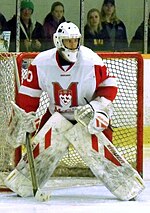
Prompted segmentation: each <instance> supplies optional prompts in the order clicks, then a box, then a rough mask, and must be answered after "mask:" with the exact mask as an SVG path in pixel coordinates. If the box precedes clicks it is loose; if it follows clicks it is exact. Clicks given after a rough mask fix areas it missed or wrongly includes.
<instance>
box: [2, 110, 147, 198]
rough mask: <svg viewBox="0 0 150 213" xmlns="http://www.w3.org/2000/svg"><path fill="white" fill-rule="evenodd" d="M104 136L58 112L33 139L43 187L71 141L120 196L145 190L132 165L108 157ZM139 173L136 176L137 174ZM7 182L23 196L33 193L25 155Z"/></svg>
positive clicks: (90, 166) (88, 163)
mask: <svg viewBox="0 0 150 213" xmlns="http://www.w3.org/2000/svg"><path fill="white" fill-rule="evenodd" d="M102 140H103V139H102V138H101V137H96V136H95V135H90V134H89V133H88V132H87V131H86V130H85V127H83V126H82V125H80V124H75V125H74V126H73V125H72V124H71V122H69V121H68V120H66V119H65V118H64V117H63V116H62V115H60V114H59V113H57V112H56V113H54V114H53V116H52V117H51V118H50V119H49V120H48V121H47V123H46V124H45V125H44V126H43V128H42V129H41V130H40V131H39V133H38V134H37V135H36V136H35V138H34V140H33V144H34V150H33V153H34V162H35V169H36V175H37V180H38V184H39V187H40V188H41V187H43V186H44V184H45V183H46V182H47V181H48V180H49V178H50V176H51V175H52V173H53V172H54V170H55V168H56V167H57V165H58V163H59V161H60V160H61V159H62V157H63V156H64V154H65V153H66V151H67V148H68V146H69V143H71V144H72V145H73V146H74V147H75V149H76V150H77V151H78V153H79V154H80V156H81V157H82V159H83V160H84V161H85V163H86V164H87V166H88V167H89V168H90V169H91V171H92V172H93V174H94V175H95V176H96V177H97V178H98V179H100V180H101V181H102V182H103V183H104V185H105V186H106V187H107V188H108V189H109V190H110V191H111V192H112V193H113V194H114V195H115V196H116V197H117V198H119V199H121V200H129V199H132V198H133V197H135V196H136V195H138V193H139V192H141V191H142V189H143V187H141V183H140V182H142V179H140V177H139V176H138V174H137V172H136V171H135V170H133V169H132V167H131V166H130V165H128V164H127V165H125V166H120V167H119V166H116V165H115V164H113V163H112V162H111V161H109V160H108V159H106V158H105V157H104V144H103V141H102ZM134 175H136V176H138V178H139V181H137V177H136V178H135V179H136V180H135V179H134V178H133V176H134ZM5 184H6V185H7V186H8V187H9V188H10V189H11V190H12V191H14V192H16V193H17V194H19V195H20V196H22V197H27V196H33V192H32V183H31V175H30V170H29V165H28V161H27V155H25V156H24V157H23V158H22V159H21V160H20V162H19V163H18V165H17V167H16V168H15V169H14V170H13V171H12V172H11V173H10V174H9V176H8V177H7V178H6V180H5Z"/></svg>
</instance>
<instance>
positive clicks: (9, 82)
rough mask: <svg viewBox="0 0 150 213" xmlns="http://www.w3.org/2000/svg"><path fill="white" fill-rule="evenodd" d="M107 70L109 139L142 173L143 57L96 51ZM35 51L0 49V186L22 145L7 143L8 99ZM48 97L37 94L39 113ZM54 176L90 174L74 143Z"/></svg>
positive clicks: (20, 153) (15, 161)
mask: <svg viewBox="0 0 150 213" xmlns="http://www.w3.org/2000/svg"><path fill="white" fill-rule="evenodd" d="M98 54H99V55H100V56H101V57H102V58H103V60H104V62H105V63H106V65H107V67H108V69H109V71H110V73H112V74H113V75H115V76H117V78H118V86H119V91H118V95H117V98H116V99H115V101H114V103H113V107H114V112H113V118H112V126H113V127H112V128H113V133H112V142H113V144H114V145H115V146H116V147H117V149H118V150H119V151H120V153H121V154H122V155H123V156H124V157H125V158H126V160H127V161H128V162H129V163H130V164H131V165H132V166H133V167H134V168H135V169H136V170H137V171H138V172H139V173H140V174H141V175H142V171H143V168H142V163H143V147H142V144H143V59H142V56H141V55H140V54H138V53H98ZM36 55H37V53H21V54H15V53H0V190H1V191H2V190H5V186H4V183H3V179H4V178H5V177H6V175H8V174H9V173H10V171H12V170H13V169H14V167H15V165H16V164H17V163H18V161H19V159H20V157H21V155H22V152H24V148H18V149H16V150H14V149H13V148H12V147H11V146H10V144H9V143H8V135H7V132H8V131H7V126H8V123H9V119H10V115H11V105H10V101H12V100H13V101H15V99H16V95H17V84H18V82H17V81H16V79H18V78H20V79H22V80H23V78H25V76H26V75H27V68H28V65H29V64H30V62H31V61H32V60H33V58H34V57H35V56H36ZM48 103H49V100H48V97H47V94H46V93H43V94H42V96H41V102H40V107H39V109H38V111H37V113H38V115H39V116H41V115H42V114H43V113H44V112H45V110H46V109H47V106H48ZM53 175H54V176H81V177H82V176H84V177H86V176H90V177H92V176H93V174H92V173H91V171H90V169H89V168H88V167H87V166H86V164H85V163H84V162H83V160H82V159H81V157H80V156H79V155H78V153H77V152H76V150H75V149H74V147H72V146H71V145H70V147H69V148H68V153H67V154H66V155H65V156H64V157H63V159H62V160H61V161H60V163H59V165H58V167H57V168H56V170H55V172H54V174H53Z"/></svg>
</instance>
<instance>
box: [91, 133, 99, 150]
mask: <svg viewBox="0 0 150 213" xmlns="http://www.w3.org/2000/svg"><path fill="white" fill-rule="evenodd" d="M91 137H92V148H93V149H94V150H95V151H97V152H98V138H97V137H96V135H91Z"/></svg>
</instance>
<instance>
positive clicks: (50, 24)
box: [43, 1, 65, 49]
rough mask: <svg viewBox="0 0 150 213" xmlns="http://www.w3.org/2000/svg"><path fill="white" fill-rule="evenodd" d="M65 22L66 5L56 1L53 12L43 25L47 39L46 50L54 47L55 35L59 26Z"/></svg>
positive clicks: (52, 8) (47, 16) (48, 15)
mask: <svg viewBox="0 0 150 213" xmlns="http://www.w3.org/2000/svg"><path fill="white" fill-rule="evenodd" d="M64 21H65V17H64V5H63V4H62V3H61V2H59V1H56V2H54V3H53V4H52V6H51V11H50V12H49V13H48V14H47V15H46V17H45V19H44V23H43V27H44V33H45V38H46V40H45V41H46V45H45V49H50V48H52V47H54V43H53V34H54V33H55V32H56V29H57V27H58V25H59V24H61V23H62V22H64Z"/></svg>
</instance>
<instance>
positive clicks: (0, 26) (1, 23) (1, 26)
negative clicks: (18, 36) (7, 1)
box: [0, 13, 8, 34]
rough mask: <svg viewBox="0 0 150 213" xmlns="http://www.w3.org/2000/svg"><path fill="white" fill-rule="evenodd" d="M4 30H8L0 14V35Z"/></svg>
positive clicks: (3, 17) (4, 19)
mask: <svg viewBox="0 0 150 213" xmlns="http://www.w3.org/2000/svg"><path fill="white" fill-rule="evenodd" d="M5 30H8V27H7V21H6V18H5V16H4V15H3V14H2V13H0V34H1V33H2V32H3V31H5Z"/></svg>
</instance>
